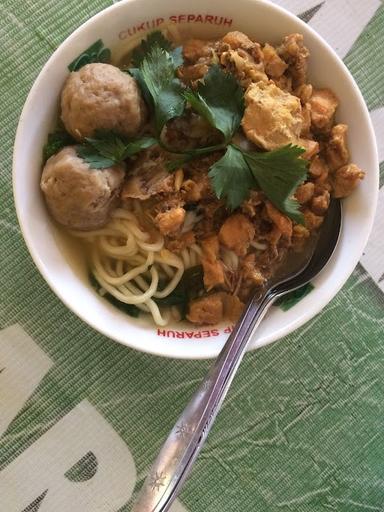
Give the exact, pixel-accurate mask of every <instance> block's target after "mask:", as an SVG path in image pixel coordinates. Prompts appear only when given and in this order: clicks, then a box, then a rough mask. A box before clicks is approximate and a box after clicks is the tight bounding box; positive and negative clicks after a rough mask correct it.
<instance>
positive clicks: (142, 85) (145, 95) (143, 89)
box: [125, 68, 154, 110]
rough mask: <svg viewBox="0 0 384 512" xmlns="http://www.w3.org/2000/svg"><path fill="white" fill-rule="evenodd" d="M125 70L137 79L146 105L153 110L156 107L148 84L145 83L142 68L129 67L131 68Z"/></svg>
mask: <svg viewBox="0 0 384 512" xmlns="http://www.w3.org/2000/svg"><path fill="white" fill-rule="evenodd" d="M125 71H126V72H127V73H129V74H130V75H131V76H132V77H133V78H134V79H135V80H136V82H137V83H138V85H139V88H140V90H141V94H142V95H143V99H144V101H145V103H146V105H147V106H148V107H149V108H150V109H152V110H153V109H154V103H153V99H152V96H151V93H150V92H149V89H148V87H147V84H146V83H145V80H144V77H143V73H142V72H141V69H139V68H129V69H127V70H125Z"/></svg>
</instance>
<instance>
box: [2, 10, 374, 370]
mask: <svg viewBox="0 0 384 512" xmlns="http://www.w3.org/2000/svg"><path fill="white" fill-rule="evenodd" d="M134 1H135V0H121V1H120V2H118V3H115V4H113V5H111V6H109V7H107V8H105V9H103V10H101V11H100V12H98V13H96V14H95V15H93V16H92V17H91V18H89V19H88V20H86V21H85V22H84V23H82V24H81V25H80V26H79V27H78V28H77V29H75V30H74V31H73V32H72V33H71V34H70V35H69V36H68V37H66V38H65V39H64V40H63V41H62V42H61V43H60V44H59V45H58V47H57V48H56V50H55V51H54V52H53V53H52V55H51V56H50V57H49V59H48V60H47V61H46V63H45V64H44V66H43V67H42V68H41V69H40V72H39V74H38V76H37V77H36V79H35V81H34V83H33V85H32V87H31V89H30V91H29V93H28V95H27V98H26V100H25V103H24V106H23V109H22V112H21V114H20V118H19V122H18V126H17V130H16V135H15V142H14V149H13V161H12V182H13V197H14V204H15V209H16V214H17V218H18V222H19V226H20V229H21V233H22V235H23V238H24V241H25V243H26V246H27V248H28V251H29V254H30V255H31V257H32V259H33V261H34V263H35V265H36V267H37V269H38V270H39V272H40V274H41V275H42V276H43V278H44V280H45V281H46V283H47V284H48V286H49V287H50V288H51V290H52V291H53V292H54V293H55V295H56V296H57V297H58V298H59V299H60V300H61V301H62V302H63V304H64V305H65V306H66V307H67V308H68V309H69V310H70V311H72V312H73V313H74V314H75V315H76V316H77V317H79V318H80V319H81V320H83V321H84V322H85V323H86V324H87V325H89V326H91V327H92V328H93V329H95V330H96V331H97V332H99V333H101V334H103V335H104V336H106V337H107V338H109V339H112V340H114V341H117V342H118V343H120V344H122V345H124V346H126V347H129V348H133V349H136V350H139V351H141V352H144V353H147V354H151V355H156V356H162V357H169V358H174V359H191V360H198V359H210V358H213V357H216V356H217V354H218V351H217V349H216V348H208V349H205V350H201V345H200V344H196V347H200V349H199V348H196V350H195V353H194V354H191V353H190V351H188V352H186V353H185V352H182V351H179V352H175V351H174V349H173V348H172V347H170V346H169V345H167V344H165V343H160V344H158V345H156V344H154V343H152V344H150V345H149V346H148V345H147V344H144V345H143V344H141V343H140V337H138V338H137V339H136V337H131V338H130V339H129V340H126V339H124V340H123V339H122V338H117V337H112V336H111V333H110V332H109V330H108V328H104V326H101V325H99V324H97V322H95V321H94V320H93V317H92V316H87V315H85V314H83V312H82V311H78V310H77V309H76V307H74V306H72V304H71V303H70V301H69V300H68V299H67V298H66V296H65V294H64V293H62V291H61V289H60V288H59V287H58V286H57V285H56V284H55V279H54V278H52V276H51V275H50V273H49V272H48V271H46V267H45V264H44V262H43V260H42V259H41V257H40V255H39V251H38V250H36V249H35V244H34V240H33V236H31V233H30V232H29V230H28V228H27V227H26V225H25V224H24V223H23V215H22V205H21V204H20V203H19V201H18V184H17V180H16V174H17V170H16V169H17V157H18V153H19V148H20V146H21V144H22V135H23V131H24V128H25V126H24V125H25V123H24V118H26V117H27V115H28V113H29V110H30V109H31V108H32V107H31V105H32V104H31V98H33V97H34V95H35V93H36V91H37V90H39V88H40V84H41V82H42V80H43V79H44V75H45V73H44V72H45V70H46V69H47V68H49V66H50V64H51V62H52V61H53V60H55V59H56V56H57V54H58V53H60V51H61V50H62V48H63V47H64V46H65V47H68V46H69V45H70V44H71V43H72V41H73V40H75V39H76V38H77V36H78V34H80V33H81V32H83V31H85V30H86V29H87V28H88V27H89V26H91V25H92V24H93V23H94V22H95V21H96V20H98V19H99V18H102V17H104V16H105V15H106V14H110V13H112V12H113V11H119V10H120V9H125V6H126V5H127V4H130V3H133V2H134ZM250 1H252V3H254V4H255V5H256V4H257V3H261V4H264V5H266V6H267V7H268V8H269V9H271V11H272V12H275V13H279V15H281V16H285V17H286V18H288V19H290V20H291V21H293V22H294V23H295V24H296V25H297V27H298V29H300V27H305V28H304V31H309V32H310V33H311V35H312V36H313V38H314V40H315V41H316V44H321V45H322V46H323V47H324V48H325V49H326V50H327V52H328V53H330V54H331V55H332V57H333V58H334V59H335V60H336V62H337V64H338V65H339V66H341V68H342V70H343V71H344V73H345V74H346V75H347V76H348V77H349V80H350V82H351V85H352V86H353V89H354V92H355V93H356V95H357V98H358V100H359V108H360V110H361V114H363V115H364V117H365V121H366V123H367V128H368V131H369V143H370V145H371V147H370V151H369V153H370V155H371V158H373V161H374V169H372V170H374V171H375V176H374V184H375V188H374V190H372V191H370V193H372V197H371V201H370V204H371V208H370V211H369V215H367V219H366V226H367V227H368V229H366V231H365V233H364V235H362V236H361V237H360V238H359V240H358V248H356V245H355V253H356V257H355V258H354V259H353V260H352V261H351V262H350V264H349V265H348V266H346V267H345V271H344V273H343V276H342V278H340V279H339V280H338V281H337V282H332V284H331V285H329V286H328V287H327V291H326V293H323V294H322V295H321V297H320V298H319V299H318V301H317V303H316V305H314V306H312V307H311V308H310V309H307V310H306V311H304V312H303V313H302V314H301V315H298V316H297V318H296V319H295V320H294V321H293V322H291V323H290V324H289V326H281V327H280V328H278V329H277V330H275V331H274V332H273V333H271V334H269V335H266V336H265V337H264V339H263V341H262V342H261V343H258V344H257V345H256V346H253V344H252V341H251V342H250V344H249V346H248V348H247V351H250V350H255V349H257V348H259V347H261V346H264V345H267V344H269V343H272V342H274V341H278V340H279V339H280V338H282V337H283V336H285V335H288V334H290V333H292V332H294V331H295V330H296V329H298V328H299V327H301V326H303V325H304V324H305V323H306V322H308V321H309V320H310V319H312V318H313V317H314V316H315V315H317V314H318V313H319V312H320V311H321V310H322V309H323V308H324V307H325V306H326V305H327V304H328V303H329V301H330V300H332V298H333V297H334V296H335V295H336V294H337V292H338V291H339V290H340V289H341V287H342V286H343V285H344V284H345V282H346V281H347V279H348V278H349V277H350V275H351V273H352V272H353V270H354V268H355V267H356V265H357V264H358V262H359V260H360V257H361V255H362V253H363V250H364V247H365V245H366V243H367V241H368V237H369V235H370V232H371V230H372V226H373V222H374V217H375V213H376V206H377V200H378V193H379V159H378V150H377V143H376V136H375V132H374V128H373V125H372V121H371V118H370V115H369V111H368V108H367V105H366V103H365V100H364V98H363V95H362V93H361V91H360V89H359V87H358V85H357V84H356V82H355V80H354V78H353V76H352V74H351V73H350V71H349V70H348V68H347V66H346V65H345V64H344V62H343V61H342V59H341V58H340V57H339V56H338V55H337V53H336V52H335V51H334V50H333V48H332V47H331V46H330V45H329V44H328V43H327V41H326V40H325V39H323V38H322V36H321V35H320V34H318V33H317V32H316V31H315V30H314V29H313V28H312V27H310V26H309V25H308V24H307V23H305V22H304V21H302V20H301V19H300V18H298V17H297V16H296V15H294V14H292V13H291V12H289V11H287V10H286V9H284V8H283V7H281V6H279V5H276V4H274V3H272V2H271V1H269V0H250ZM357 249H358V250H357Z"/></svg>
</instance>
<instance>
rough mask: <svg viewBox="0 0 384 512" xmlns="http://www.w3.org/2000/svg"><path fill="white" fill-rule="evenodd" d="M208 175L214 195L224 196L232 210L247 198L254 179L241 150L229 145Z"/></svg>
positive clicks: (253, 184) (253, 185)
mask: <svg viewBox="0 0 384 512" xmlns="http://www.w3.org/2000/svg"><path fill="white" fill-rule="evenodd" d="M208 176H209V177H210V178H211V181H212V186H213V189H214V191H215V193H216V196H217V197H218V198H219V199H221V198H224V197H225V198H226V201H227V206H228V207H229V208H230V209H231V210H234V209H235V208H238V207H239V206H240V205H241V203H242V202H243V201H244V200H245V199H247V197H248V195H249V191H250V189H251V188H254V187H255V180H254V178H253V176H252V174H251V172H250V170H249V167H248V165H247V163H246V162H245V160H244V157H243V155H242V153H241V151H240V150H239V149H237V148H235V146H232V145H229V146H228V148H227V152H226V153H225V155H224V156H223V157H222V158H220V160H218V161H217V162H215V163H214V164H213V165H212V167H211V169H210V171H209V173H208Z"/></svg>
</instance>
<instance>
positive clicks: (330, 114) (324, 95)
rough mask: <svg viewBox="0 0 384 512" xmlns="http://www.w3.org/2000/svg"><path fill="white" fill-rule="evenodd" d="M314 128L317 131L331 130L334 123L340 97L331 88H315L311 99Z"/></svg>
mask: <svg viewBox="0 0 384 512" xmlns="http://www.w3.org/2000/svg"><path fill="white" fill-rule="evenodd" d="M309 104H310V105H311V120H312V128H313V130H314V131H316V132H329V130H330V129H331V126H332V124H333V118H334V115H335V111H336V108H337V106H338V104H339V101H338V99H337V98H336V96H335V95H334V94H333V92H332V91H331V90H330V89H313V92H312V96H311V98H310V99H309Z"/></svg>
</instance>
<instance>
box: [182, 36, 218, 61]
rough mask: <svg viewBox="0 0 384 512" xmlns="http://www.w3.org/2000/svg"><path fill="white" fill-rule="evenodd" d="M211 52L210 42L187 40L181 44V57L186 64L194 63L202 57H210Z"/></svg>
mask: <svg viewBox="0 0 384 512" xmlns="http://www.w3.org/2000/svg"><path fill="white" fill-rule="evenodd" d="M212 51H213V43H212V41H206V40H204V39H188V40H187V41H186V42H185V43H184V44H183V57H184V59H185V60H187V61H188V62H192V63H195V62H197V61H198V60H199V59H201V58H202V57H211V56H212Z"/></svg>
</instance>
